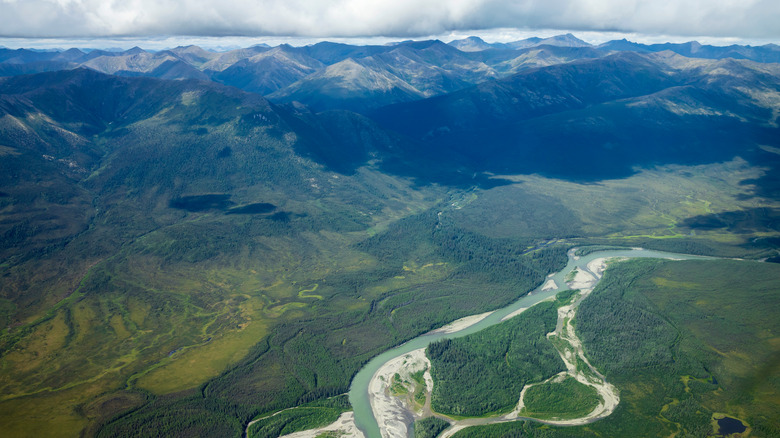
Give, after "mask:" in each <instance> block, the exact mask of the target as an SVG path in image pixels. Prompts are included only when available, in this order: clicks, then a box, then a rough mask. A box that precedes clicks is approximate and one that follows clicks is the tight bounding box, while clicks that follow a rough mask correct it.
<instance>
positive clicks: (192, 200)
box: [168, 193, 276, 214]
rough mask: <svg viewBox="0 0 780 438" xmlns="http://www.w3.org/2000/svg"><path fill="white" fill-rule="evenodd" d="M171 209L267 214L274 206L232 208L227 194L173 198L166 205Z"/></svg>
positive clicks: (265, 203) (256, 205)
mask: <svg viewBox="0 0 780 438" xmlns="http://www.w3.org/2000/svg"><path fill="white" fill-rule="evenodd" d="M168 205H169V206H170V207H171V208H175V209H178V210H186V211H189V212H191V213H194V212H202V211H210V210H219V211H223V212H225V214H268V213H271V212H273V211H274V210H276V206H275V205H273V204H269V203H267V202H255V203H253V204H247V205H242V206H240V207H232V206H233V205H234V202H233V201H231V200H230V195H229V194H224V193H219V194H208V195H192V196H181V197H178V198H173V199H171V201H170V202H169V204H168Z"/></svg>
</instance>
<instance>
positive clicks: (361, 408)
mask: <svg viewBox="0 0 780 438" xmlns="http://www.w3.org/2000/svg"><path fill="white" fill-rule="evenodd" d="M614 257H627V258H637V257H645V258H665V259H679V260H687V259H697V258H698V259H704V258H708V257H700V256H692V255H688V254H674V253H668V252H661V251H652V250H645V249H626V250H610V251H598V252H594V253H591V254H588V255H586V256H583V257H579V258H577V257H574V250H571V251H570V252H569V261H568V264H567V265H566V267H565V268H564V269H563V270H561V271H559V272H557V273H555V274H554V275H551V276H550V277H549V278H551V279H553V280H554V281H555V284H556V285H557V286H558V287H557V288H555V289H548V290H545V291H543V290H542V287H543V286H541V285H540V286H539V287H538V288H537V289H535V290H533V291H531V292H530V293H528V294H526V295H524V296H523V297H521V298H520V299H518V300H517V301H515V302H514V303H512V304H510V305H508V306H506V307H504V308H501V309H498V310H496V311H494V312H492V313H491V314H490V315H488V316H487V317H486V318H484V319H482V320H481V321H479V322H478V323H476V324H474V325H471V326H469V327H467V328H464V329H462V330H459V331H456V332H452V333H437V332H435V331H434V332H430V333H426V334H423V335H420V336H418V337H416V338H414V339H412V340H410V341H408V342H406V343H404V344H402V345H399V346H398V347H395V348H393V349H391V350H388V351H386V352H384V353H382V354H380V355H379V356H377V357H375V358H373V359H372V360H371V361H370V362H368V363H367V364H366V366H365V367H363V369H361V370H360V371H359V372H358V373H357V374H356V375H355V378H354V379H353V380H352V385H351V387H350V391H349V401H350V403H351V404H352V407H353V409H354V415H355V424H356V425H357V427H358V428H359V429H360V430H361V431H362V432H363V433H364V434H365V436H366V437H367V438H381V436H382V435H381V433H380V430H379V426H378V425H377V421H376V419H375V418H374V414H373V412H372V409H371V404H370V399H369V390H368V386H369V383H370V381H371V378H372V377H373V376H374V374H375V373H376V372H377V370H379V368H381V367H382V365H384V364H385V363H387V362H388V361H390V360H392V359H394V358H396V357H398V356H401V355H404V354H407V353H409V352H411V351H413V350H417V349H420V348H425V347H427V346H428V344H430V343H431V342H434V341H436V340H439V339H441V338H450V339H452V338H459V337H462V336H466V335H469V334H471V333H475V332H478V331H480V330H483V329H485V328H487V327H490V326H492V325H495V324H498V323H499V322H501V320H502V319H503V318H504V317H506V316H507V315H509V314H511V313H512V312H515V311H517V310H518V309H521V308H527V307H531V306H533V305H534V304H537V303H539V302H541V301H542V300H544V299H547V298H549V297H552V296H554V295H555V294H556V293H558V292H560V291H562V290H565V289H566V288H567V287H566V283H565V281H564V278H565V277H566V275H567V274H568V273H569V272H571V271H573V270H574V268H580V269H587V268H586V267H587V264H588V263H589V262H591V261H593V260H595V259H598V258H614ZM546 282H547V280H545V283H546Z"/></svg>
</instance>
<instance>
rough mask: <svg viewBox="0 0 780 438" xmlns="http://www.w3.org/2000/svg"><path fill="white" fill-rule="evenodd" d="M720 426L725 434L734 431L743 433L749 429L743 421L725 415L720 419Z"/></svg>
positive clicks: (721, 432)
mask: <svg viewBox="0 0 780 438" xmlns="http://www.w3.org/2000/svg"><path fill="white" fill-rule="evenodd" d="M718 428H719V429H720V434H721V435H723V436H725V435H731V434H732V433H742V432H744V431H745V430H746V429H747V427H745V425H744V424H742V422H741V421H739V420H737V419H736V418H731V417H723V418H721V419H720V420H718Z"/></svg>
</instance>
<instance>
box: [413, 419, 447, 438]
mask: <svg viewBox="0 0 780 438" xmlns="http://www.w3.org/2000/svg"><path fill="white" fill-rule="evenodd" d="M449 426H450V423H448V422H447V421H445V420H442V419H441V418H438V417H428V418H423V419H422V420H417V421H415V422H414V438H436V437H437V436H439V434H440V433H442V431H444V429H446V428H448V427H449Z"/></svg>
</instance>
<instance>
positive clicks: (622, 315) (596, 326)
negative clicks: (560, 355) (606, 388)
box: [577, 259, 679, 378]
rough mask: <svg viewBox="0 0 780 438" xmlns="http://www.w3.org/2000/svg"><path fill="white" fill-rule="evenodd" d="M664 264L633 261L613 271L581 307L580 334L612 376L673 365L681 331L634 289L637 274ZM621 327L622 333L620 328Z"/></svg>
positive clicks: (593, 359)
mask: <svg viewBox="0 0 780 438" xmlns="http://www.w3.org/2000/svg"><path fill="white" fill-rule="evenodd" d="M658 263H659V262H658V260H652V259H651V260H633V261H632V262H631V263H630V264H621V265H619V266H618V267H615V268H610V269H609V270H607V272H606V273H605V274H604V277H603V278H602V279H601V281H600V282H599V285H598V289H597V291H596V292H594V293H593V294H592V295H591V296H590V297H588V299H586V300H584V301H583V302H582V304H580V308H579V310H578V311H577V331H578V333H579V336H580V339H581V340H582V343H583V345H584V346H586V348H587V351H586V353H587V354H588V358H589V359H590V360H591V362H592V363H593V365H595V366H596V367H597V368H599V370H600V371H601V372H603V373H604V375H606V376H607V377H608V378H609V377H610V376H611V375H612V374H614V373H616V372H626V370H627V369H631V368H647V367H658V366H667V365H669V364H671V363H672V362H673V361H674V357H673V353H672V347H673V344H674V342H675V339H676V338H677V336H678V334H679V333H678V330H677V329H676V328H675V327H674V326H673V325H671V324H670V323H669V322H668V321H667V320H665V319H664V318H663V317H661V316H660V315H658V313H656V312H654V311H652V310H651V309H652V304H651V303H649V302H648V301H647V299H646V298H644V297H643V296H642V295H641V294H638V293H636V292H634V291H633V290H632V289H631V284H632V282H633V281H634V279H635V278H636V276H637V275H639V274H640V273H643V272H648V271H652V269H653V268H654V267H655V266H657V264H658ZM615 327H619V328H620V330H616V329H615Z"/></svg>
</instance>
